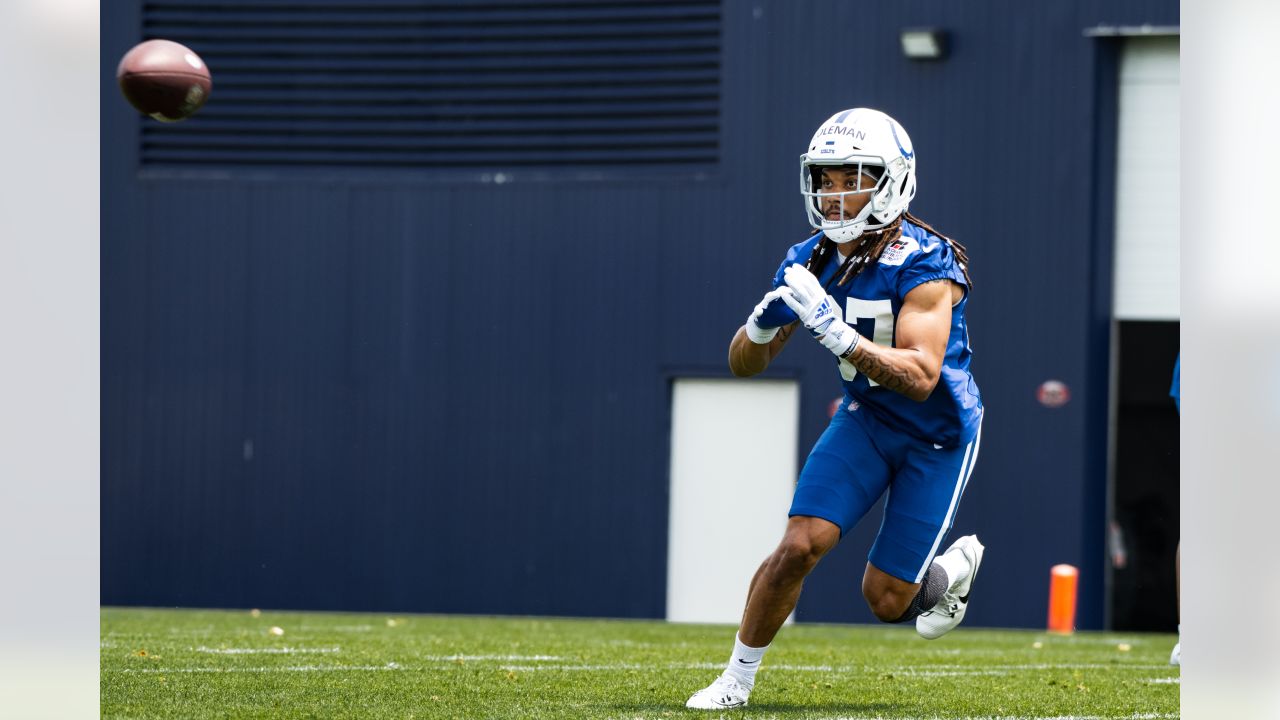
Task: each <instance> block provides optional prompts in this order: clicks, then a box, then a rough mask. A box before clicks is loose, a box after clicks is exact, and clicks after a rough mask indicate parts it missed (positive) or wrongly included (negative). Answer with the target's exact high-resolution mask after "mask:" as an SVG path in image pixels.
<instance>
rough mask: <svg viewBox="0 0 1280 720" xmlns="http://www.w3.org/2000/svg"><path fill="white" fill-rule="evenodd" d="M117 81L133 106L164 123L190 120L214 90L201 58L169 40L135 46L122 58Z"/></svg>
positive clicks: (153, 41)
mask: <svg viewBox="0 0 1280 720" xmlns="http://www.w3.org/2000/svg"><path fill="white" fill-rule="evenodd" d="M116 80H117V81H118V82H119V83H120V92H122V93H124V97H125V99H126V100H128V101H129V104H130V105H133V106H134V107H135V108H137V109H138V110H139V111H140V112H142V114H144V115H150V116H151V117H153V118H155V119H156V120H160V121H161V122H177V121H179V120H185V119H187V118H188V117H191V115H192V114H193V113H195V111H197V110H199V109H200V107H201V106H202V105H204V103H205V101H206V100H208V99H209V93H210V92H212V91H213V78H212V77H210V75H209V68H208V66H207V65H205V64H204V61H203V60H201V59H200V56H199V55H196V54H195V53H194V52H192V51H191V49H190V48H187V47H185V46H183V45H179V44H178V43H176V42H171V41H169V40H147V41H146V42H144V43H140V44H138V45H135V46H134V48H133V49H132V50H130V51H129V52H127V53H125V54H124V57H123V58H121V59H120V66H119V67H117V68H116Z"/></svg>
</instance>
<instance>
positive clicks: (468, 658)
mask: <svg viewBox="0 0 1280 720" xmlns="http://www.w3.org/2000/svg"><path fill="white" fill-rule="evenodd" d="M422 659H423V660H428V661H431V662H459V661H461V662H482V661H485V660H523V661H528V662H546V661H550V660H560V659H561V658H560V657H559V656H556V655H423V656H422Z"/></svg>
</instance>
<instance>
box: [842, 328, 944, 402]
mask: <svg viewBox="0 0 1280 720" xmlns="http://www.w3.org/2000/svg"><path fill="white" fill-rule="evenodd" d="M844 359H845V360H848V361H849V362H850V363H851V364H852V365H853V366H854V367H855V368H857V369H858V372H860V373H862V374H863V375H866V376H867V377H868V378H870V379H871V380H875V381H876V382H877V383H879V384H880V385H881V386H882V387H886V388H889V389H890V390H893V391H894V392H897V393H901V394H903V395H906V396H907V397H909V398H911V399H912V400H915V401H916V402H924V401H925V400H927V399H928V397H929V394H930V393H932V392H933V388H934V387H935V386H936V385H937V384H938V376H939V374H940V373H941V368H940V367H936V366H934V364H933V363H930V362H928V358H927V357H926V355H925V353H923V352H921V351H920V350H916V349H914V348H886V347H881V346H879V345H876V344H875V343H873V342H871V341H870V340H868V339H867V338H865V337H864V338H862V339H861V340H860V341H859V342H858V344H857V345H855V346H854V348H853V350H852V351H851V352H849V353H848V354H847V355H845V356H844Z"/></svg>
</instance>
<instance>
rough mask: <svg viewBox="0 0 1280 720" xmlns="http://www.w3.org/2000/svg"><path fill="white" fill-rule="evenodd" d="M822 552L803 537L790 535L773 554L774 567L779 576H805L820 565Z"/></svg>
mask: <svg viewBox="0 0 1280 720" xmlns="http://www.w3.org/2000/svg"><path fill="white" fill-rule="evenodd" d="M821 557H822V553H821V551H820V550H819V549H818V548H817V547H816V546H815V545H814V544H813V543H812V542H811V541H810V540H809V538H807V537H805V536H803V535H788V536H787V537H785V538H783V540H782V542H781V543H779V544H778V549H777V550H776V551H774V553H773V566H774V568H775V570H776V572H777V573H778V574H779V575H782V576H787V577H792V576H796V575H799V576H804V575H807V574H808V573H809V571H810V570H812V569H813V566H814V565H817V564H818V559H819V558H821Z"/></svg>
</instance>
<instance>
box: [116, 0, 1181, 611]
mask: <svg viewBox="0 0 1280 720" xmlns="http://www.w3.org/2000/svg"><path fill="white" fill-rule="evenodd" d="M139 18H140V5H138V4H130V3H122V4H116V5H113V6H112V8H111V9H110V10H107V11H105V12H104V13H103V17H102V32H103V42H102V47H103V56H102V83H103V93H102V111H101V112H102V158H101V159H102V358H101V366H102V545H101V547H102V602H103V603H104V604H113V605H114V604H123V605H132V604H139V605H182V606H215V607H274V608H308V609H343V610H382V611H400V612H412V611H421V612H465V613H503V614H547V615H588V616H616V617H662V616H664V614H665V580H666V555H667V547H666V538H667V509H668V468H667V462H668V447H669V423H670V417H669V415H670V379H671V377H673V376H679V375H684V374H698V375H718V376H728V371H727V367H726V364H725V356H726V348H727V343H728V340H729V338H730V337H731V336H732V334H733V332H734V331H735V329H736V328H737V327H738V326H739V325H740V323H741V322H742V319H743V318H744V317H745V316H746V314H747V313H748V312H749V311H750V308H751V307H752V305H754V303H755V302H756V301H757V300H758V298H759V296H760V294H761V293H762V292H763V291H764V290H765V289H766V288H767V283H768V279H769V277H770V276H771V274H772V272H773V271H774V269H775V268H776V266H777V263H778V262H779V260H780V258H781V255H782V253H783V252H784V251H785V249H786V247H787V246H788V245H790V244H791V243H793V242H795V241H796V240H797V239H799V238H800V237H802V236H803V232H804V231H805V230H806V229H807V226H806V224H805V220H804V215H803V211H802V208H801V204H800V199H799V194H798V192H797V175H798V166H797V157H798V155H799V153H800V152H801V150H802V149H803V146H804V145H805V143H806V141H807V140H808V138H809V135H810V134H811V133H812V131H813V130H814V128H815V127H816V126H817V125H818V124H819V123H820V122H821V121H822V120H823V119H825V118H826V117H827V116H828V115H829V114H830V113H832V112H833V111H835V110H837V109H841V108H845V107H851V106H855V105H866V106H872V107H877V108H880V109H883V110H885V111H887V112H889V113H890V114H892V115H894V116H895V117H897V118H898V119H899V120H900V121H901V122H902V123H903V124H904V126H906V127H907V128H908V130H909V131H910V132H911V135H912V138H913V140H914V142H915V145H916V148H917V152H918V153H919V157H920V188H921V189H920V193H919V196H918V199H917V202H916V203H915V204H914V205H913V207H912V210H913V211H914V212H915V213H916V214H917V215H918V216H920V217H922V218H925V219H926V220H928V221H930V222H931V223H932V224H934V225H935V226H936V227H937V228H939V230H941V231H943V232H946V233H948V234H950V235H952V236H953V237H956V238H958V239H959V240H960V241H961V242H963V243H965V244H966V245H967V247H968V248H969V252H970V255H971V259H972V268H971V269H972V275H973V278H974V284H975V291H974V295H973V300H972V302H971V303H970V306H969V313H970V318H971V320H970V322H971V331H972V337H971V340H972V345H973V347H974V350H975V357H974V364H973V367H974V371H975V374H976V375H977V377H978V380H979V383H980V384H981V387H982V389H983V393H984V398H985V402H986V405H987V408H988V412H987V420H986V425H985V428H984V434H983V437H984V442H983V446H982V453H981V460H980V462H979V463H978V466H977V470H976V472H975V473H974V476H973V479H972V482H971V483H970V487H969V490H968V492H967V494H966V497H965V501H964V504H963V506H962V508H961V512H960V515H959V518H958V521H957V525H956V528H955V531H954V533H953V536H954V535H956V534H960V533H967V532H978V533H979V534H980V536H981V537H982V538H983V540H984V542H986V544H987V546H988V553H987V556H986V560H985V563H984V570H983V586H984V587H983V589H982V592H983V593H984V594H985V595H986V597H988V598H989V599H990V600H989V601H988V602H983V603H975V605H974V606H973V608H972V609H971V611H970V615H969V618H970V620H969V622H971V623H973V624H975V625H997V626H1026V627H1035V626H1039V625H1041V624H1042V623H1043V622H1044V616H1045V597H1046V589H1047V583H1046V580H1047V575H1048V568H1049V567H1050V566H1051V565H1052V564H1055V563H1059V562H1069V563H1073V564H1076V565H1079V566H1080V567H1081V568H1082V573H1083V574H1082V584H1081V588H1082V597H1081V602H1082V604H1081V608H1080V616H1079V624H1080V626H1081V627H1100V626H1101V624H1102V622H1103V593H1102V590H1103V588H1102V583H1103V559H1104V557H1103V556H1104V551H1103V525H1104V513H1105V477H1106V475H1105V447H1106V446H1105V443H1106V395H1105V393H1106V381H1107V364H1106V363H1107V354H1108V347H1107V345H1106V343H1107V330H1108V328H1109V324H1108V323H1109V313H1110V281H1111V277H1110V256H1111V240H1110V237H1109V233H1110V218H1111V217H1112V215H1111V213H1112V208H1111V207H1110V206H1109V203H1110V202H1111V197H1112V196H1111V194H1110V183H1111V174H1112V172H1113V168H1114V151H1113V150H1111V149H1109V148H1112V147H1113V145H1114V137H1113V127H1114V97H1113V93H1114V82H1113V76H1114V71H1115V67H1114V58H1115V52H1114V50H1115V45H1114V43H1115V42H1116V41H1114V40H1105V39H1093V38H1089V37H1086V36H1085V35H1084V30H1085V29H1086V28H1088V27H1092V26H1096V25H1100V24H1107V25H1140V24H1143V23H1150V24H1154V25H1176V24H1177V23H1178V6H1177V3H1176V2H1173V1H1172V0H1165V1H1161V2H1154V1H1151V2H1136V1H1135V2H1120V3H1113V2H1102V1H1100V0H1095V1H1090V2H1079V3H1065V2H1056V3H1042V4H1039V5H1038V6H1037V8H1036V10H1035V12H1034V13H1033V12H1031V11H1029V10H1027V9H1026V7H1025V5H1024V4H1022V3H1016V2H980V3H964V4H957V3H950V2H945V1H944V0H929V1H920V2H911V3H893V4H890V3H881V4H868V3H848V2H840V1H838V0H801V1H798V2H780V1H779V2H764V1H757V2H739V1H736V0H727V1H726V2H724V4H723V21H722V23H723V24H722V28H723V30H722V33H723V35H722V48H723V50H722V65H721V67H722V72H723V80H722V85H721V135H720V137H721V144H720V148H721V158H722V159H721V162H720V163H719V165H718V166H715V167H707V168H705V170H702V171H698V172H642V171H627V172H618V173H608V172H606V173H596V174H594V175H588V174H584V173H567V172H565V173H552V174H541V175H539V174H535V173H531V172H522V171H520V170H518V169H517V170H512V171H511V173H510V176H511V181H510V182H506V183H503V184H495V183H493V182H486V181H484V180H482V179H481V177H480V173H479V172H478V171H477V172H475V173H467V172H451V173H448V174H446V175H441V174H433V173H430V172H412V171H410V172H396V173H379V172H354V171H340V170H335V171H331V170H315V171H311V172H299V171H296V170H292V171H286V170H281V171H273V170H271V169H270V168H264V169H259V170H254V171H245V170H240V169H235V168H226V169H219V168H216V167H201V168H196V169H182V168H178V169H172V168H171V169H154V168H145V167H141V166H140V164H139V152H138V142H137V137H138V127H139V123H140V122H144V120H143V119H141V118H140V117H139V116H138V115H137V114H136V113H135V112H134V111H133V110H132V109H131V108H129V107H128V106H127V105H126V104H125V103H124V102H123V100H121V99H119V97H118V94H117V93H116V91H115V88H114V77H113V70H114V68H115V63H116V60H117V59H118V58H119V57H120V55H122V54H123V53H124V51H125V50H127V49H128V48H129V47H130V46H132V45H133V44H135V43H136V42H138V41H139V40H141V39H142V37H143V36H142V28H141V23H140V20H139ZM916 26H938V27H942V28H945V29H947V30H948V31H949V32H950V33H951V54H950V57H949V58H948V59H947V60H946V61H944V62H941V63H921V62H912V61H909V60H906V59H904V58H903V57H902V55H901V52H900V50H899V48H898V37H897V35H898V31H899V29H901V28H904V27H916ZM172 39H175V40H178V41H183V38H181V37H174V38H172ZM193 47H194V49H196V50H197V51H199V50H200V48H199V47H198V45H195V44H193ZM213 71H214V73H215V91H214V96H213V100H212V102H213V103H216V102H217V97H218V96H217V88H216V82H217V78H216V76H217V72H218V68H217V67H216V66H215V67H213ZM198 121H199V117H197V118H196V119H195V120H193V121H191V122H198ZM145 122H150V121H149V120H146V121H145ZM492 169H500V168H491V170H492ZM793 345H797V344H796V343H793ZM770 372H771V373H773V374H777V375H787V376H792V377H799V378H800V379H801V387H802V404H801V416H802V423H801V428H800V433H801V446H802V453H803V451H807V449H808V447H809V446H810V445H811V444H812V443H813V441H815V440H816V439H817V437H818V435H819V434H820V433H821V431H822V429H823V427H824V426H825V421H826V408H827V406H828V404H829V403H830V401H831V400H832V398H834V397H835V396H836V395H837V394H838V393H839V386H838V382H837V375H836V373H835V372H834V371H833V368H832V367H831V363H830V361H829V357H828V356H827V354H826V352H825V351H823V350H822V349H821V348H820V347H818V346H816V344H814V345H812V346H808V345H806V344H803V343H801V344H798V345H797V346H796V347H792V348H789V349H788V351H787V352H786V353H784V354H783V355H782V356H781V357H780V358H779V360H778V361H777V363H776V364H775V367H774V368H773V369H771V371H770ZM1050 377H1053V378H1058V379H1061V380H1063V381H1065V382H1066V383H1067V384H1068V385H1069V386H1070V387H1071V389H1072V393H1073V398H1074V399H1073V401H1072V402H1071V403H1069V404H1068V405H1066V406H1065V407H1063V408H1060V409H1056V410H1050V409H1046V408H1043V407H1041V406H1039V405H1038V404H1037V403H1036V402H1035V399H1034V391H1035V388H1036V386H1037V385H1038V384H1039V383H1040V382H1041V381H1042V380H1044V379H1046V378H1050ZM744 382H747V381H744ZM744 442H748V441H747V440H746V439H744ZM750 442H752V443H755V442H756V441H755V440H754V439H753V440H751V441H750ZM802 460H803V454H802V456H801V457H800V458H798V461H802ZM782 512H785V508H779V513H782ZM878 522H879V519H878V517H877V516H876V515H875V514H874V513H873V514H872V515H871V516H868V519H867V520H866V521H864V522H863V523H862V525H860V526H859V528H858V529H857V530H856V531H855V532H854V533H853V534H852V535H851V536H850V537H848V538H846V540H845V541H844V543H842V546H841V547H840V548H838V549H837V550H836V551H835V552H834V553H833V554H832V555H831V556H829V557H828V559H826V560H824V562H823V564H822V565H821V566H820V567H819V569H818V570H817V571H816V573H815V575H814V576H813V577H812V578H811V580H810V581H809V583H808V584H807V585H806V591H805V594H804V596H803V598H802V599H801V603H800V606H799V608H798V612H797V615H798V618H799V619H800V620H801V621H842V622H843V621H849V622H871V621H872V620H873V618H872V616H871V614H870V613H869V612H868V611H867V610H866V609H865V607H864V605H863V602H862V600H861V598H860V595H859V592H858V587H859V582H860V577H861V569H862V566H863V563H864V562H865V555H866V551H867V549H868V548H869V546H870V540H871V538H872V536H873V535H874V533H875V530H876V527H877V526H878ZM997 599H998V600H997Z"/></svg>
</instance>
